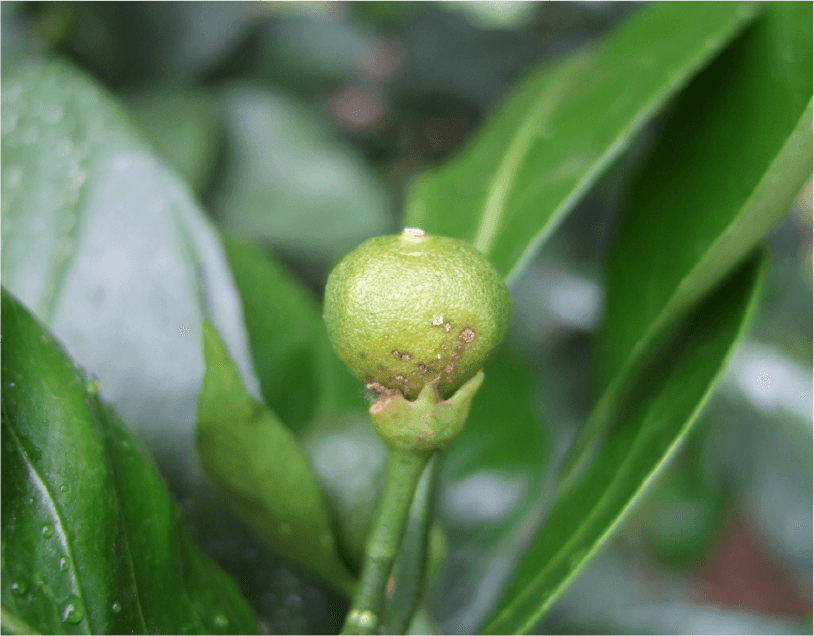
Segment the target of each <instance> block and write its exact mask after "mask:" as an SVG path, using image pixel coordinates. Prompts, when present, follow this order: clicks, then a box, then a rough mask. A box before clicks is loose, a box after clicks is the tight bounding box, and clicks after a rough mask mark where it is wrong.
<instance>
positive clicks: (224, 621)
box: [212, 612, 229, 629]
mask: <svg viewBox="0 0 814 636" xmlns="http://www.w3.org/2000/svg"><path fill="white" fill-rule="evenodd" d="M212 622H213V623H214V624H215V627H217V628H218V629H226V628H227V627H229V619H228V618H227V617H226V615H225V614H221V613H220V612H218V613H217V614H215V615H214V616H213V617H212Z"/></svg>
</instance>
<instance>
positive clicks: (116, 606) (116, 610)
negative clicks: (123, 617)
mask: <svg viewBox="0 0 814 636" xmlns="http://www.w3.org/2000/svg"><path fill="white" fill-rule="evenodd" d="M110 609H112V610H113V613H114V614H118V613H119V612H121V611H122V606H121V605H119V604H118V603H113V606H112V607H111V608H110Z"/></svg>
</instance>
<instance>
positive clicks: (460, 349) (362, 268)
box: [325, 228, 511, 400]
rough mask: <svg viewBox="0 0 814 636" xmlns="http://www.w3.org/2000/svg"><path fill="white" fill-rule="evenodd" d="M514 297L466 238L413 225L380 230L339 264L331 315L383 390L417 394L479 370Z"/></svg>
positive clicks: (341, 343) (342, 342) (353, 358)
mask: <svg viewBox="0 0 814 636" xmlns="http://www.w3.org/2000/svg"><path fill="white" fill-rule="evenodd" d="M510 314H511V298H510V296H509V290H508V289H507V287H506V283H505V282H504V281H503V278H502V277H501V276H500V274H498V272H497V271H496V270H495V268H494V267H493V266H492V265H491V263H489V261H488V260H486V258H484V256H483V255H482V254H481V253H480V252H479V251H478V250H477V249H475V248H474V247H472V246H471V245H469V244H468V243H465V242H464V241H461V240H458V239H453V238H446V237H442V236H429V235H427V234H425V233H424V232H423V231H421V230H417V229H413V228H407V229H405V230H404V232H402V233H401V234H400V235H392V236H381V237H378V238H373V239H370V240H368V241H366V242H365V243H363V244H362V245H360V246H359V247H357V248H356V249H355V250H354V251H353V252H351V253H350V254H348V255H347V256H346V257H345V258H344V259H343V260H342V262H340V263H339V265H337V266H336V268H335V269H334V270H333V272H331V275H330V277H329V278H328V286H327V288H326V290H325V323H326V325H327V327H328V336H329V337H330V339H331V343H332V344H333V347H334V349H335V350H336V353H337V354H338V355H339V357H340V358H341V359H342V361H343V362H344V363H345V364H346V365H347V366H348V368H349V369H350V370H351V371H352V372H353V374H354V375H356V377H358V378H359V379H360V380H362V382H364V383H365V384H366V385H367V386H368V388H371V389H373V390H375V391H377V392H378V393H383V392H385V391H386V390H388V389H389V390H398V391H401V392H402V393H403V394H404V396H405V397H406V398H407V399H409V400H414V399H416V397H418V394H419V393H420V392H421V389H422V388H423V387H424V386H425V385H426V384H428V383H431V382H437V384H438V392H439V394H440V395H441V397H444V398H446V397H448V396H450V395H452V394H453V393H454V392H455V390H456V389H458V387H460V386H461V385H462V384H463V383H464V382H466V381H467V380H469V379H470V378H472V377H473V376H474V375H475V374H476V373H477V372H478V371H479V370H480V369H481V368H482V367H483V365H484V364H486V362H487V361H488V359H489V357H490V356H491V355H492V353H493V352H494V351H495V350H496V349H497V347H498V345H500V343H501V342H502V341H503V338H504V336H505V335H506V330H507V329H508V326H509V319H510Z"/></svg>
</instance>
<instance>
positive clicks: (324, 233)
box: [214, 86, 389, 258]
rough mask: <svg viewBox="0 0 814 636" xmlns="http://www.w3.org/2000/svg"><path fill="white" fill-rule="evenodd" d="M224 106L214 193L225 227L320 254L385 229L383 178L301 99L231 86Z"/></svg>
mask: <svg viewBox="0 0 814 636" xmlns="http://www.w3.org/2000/svg"><path fill="white" fill-rule="evenodd" d="M223 110H224V116H225V120H226V135H227V152H228V154H227V159H226V161H225V164H224V168H223V176H222V178H221V180H220V182H219V184H218V186H217V188H216V192H215V195H214V199H215V206H216V208H217V211H218V215H219V218H220V220H221V221H222V223H223V226H224V227H225V228H226V229H227V230H228V231H229V232H231V233H234V234H236V235H238V236H240V237H243V238H246V239H251V240H255V241H257V240H260V241H263V242H266V243H267V244H270V245H273V246H274V247H276V248H278V249H281V250H284V251H290V252H296V253H297V254H299V255H301V256H302V255H306V256H309V257H311V258H324V257H335V256H339V255H341V254H343V253H344V252H347V251H349V250H350V249H351V248H353V247H355V246H356V245H357V244H358V243H360V242H361V241H362V240H364V239H366V238H369V237H371V236H376V235H377V234H383V233H385V232H386V231H387V229H388V226H389V219H388V215H387V208H388V202H387V198H386V194H385V191H384V189H383V186H382V184H381V183H379V182H378V180H377V179H376V177H375V175H374V174H373V172H372V170H371V169H370V168H369V167H368V166H367V165H365V163H364V162H363V160H362V158H361V157H360V156H359V155H357V154H356V153H355V152H354V150H353V149H352V148H351V147H350V146H347V145H345V144H344V143H343V142H342V141H341V139H339V138H337V137H336V136H335V135H334V134H332V133H331V131H330V129H329V127H328V124H327V122H324V121H320V118H319V117H318V116H317V115H316V114H314V113H312V112H310V110H309V109H308V108H307V107H306V106H305V105H304V104H303V103H300V102H298V101H296V100H295V99H294V98H292V97H287V96H285V95H283V94H279V93H273V92H270V91H265V90H261V89H259V88H253V87H251V86H235V87H232V88H231V89H229V90H228V91H227V92H226V94H225V96H224V105H223Z"/></svg>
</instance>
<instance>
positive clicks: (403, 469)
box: [342, 446, 433, 634]
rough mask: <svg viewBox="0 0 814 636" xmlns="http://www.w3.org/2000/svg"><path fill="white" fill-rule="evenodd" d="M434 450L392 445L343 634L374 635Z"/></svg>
mask: <svg viewBox="0 0 814 636" xmlns="http://www.w3.org/2000/svg"><path fill="white" fill-rule="evenodd" d="M432 453H433V451H415V450H406V449H400V448H396V447H394V446H389V452H388V459H387V483H386V485H385V489H384V494H383V496H382V501H381V504H380V506H379V512H378V514H377V517H376V522H375V524H374V526H373V530H372V532H371V533H370V536H369V537H368V540H367V545H366V546H365V561H364V564H363V566H362V575H361V577H360V579H359V584H358V586H357V588H356V595H355V597H354V599H353V603H352V604H351V608H350V611H349V612H348V616H347V618H346V619H345V624H344V626H343V627H342V633H343V634H375V633H377V628H378V625H379V619H380V616H381V610H382V606H383V604H384V595H385V587H386V583H387V580H388V578H389V577H390V572H391V570H392V568H393V561H394V560H395V558H396V555H397V554H398V551H399V546H400V545H401V540H402V538H403V536H404V529H405V526H406V525H407V517H408V515H409V512H410V506H411V504H412V501H413V496H414V494H415V491H416V487H417V486H418V481H419V479H420V478H421V474H422V473H423V472H424V468H425V467H426V465H427V462H428V461H429V459H430V457H431V456H432Z"/></svg>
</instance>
